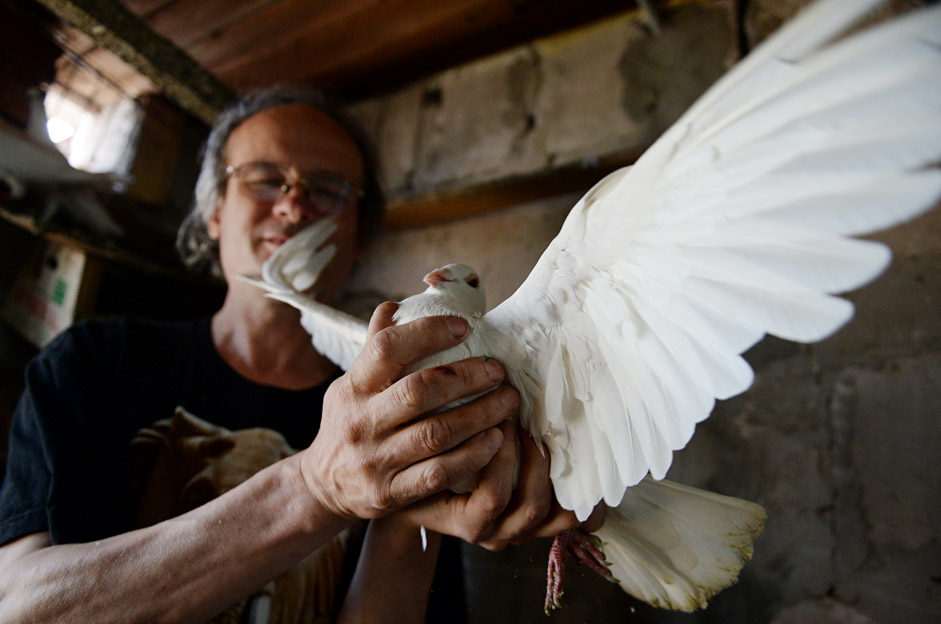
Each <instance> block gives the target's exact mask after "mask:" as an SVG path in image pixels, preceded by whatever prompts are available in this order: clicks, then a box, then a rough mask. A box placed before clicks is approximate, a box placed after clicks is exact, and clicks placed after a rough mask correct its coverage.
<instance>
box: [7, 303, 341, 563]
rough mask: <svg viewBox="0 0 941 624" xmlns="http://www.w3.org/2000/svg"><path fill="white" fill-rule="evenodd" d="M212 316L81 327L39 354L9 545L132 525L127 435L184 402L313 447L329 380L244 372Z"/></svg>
mask: <svg viewBox="0 0 941 624" xmlns="http://www.w3.org/2000/svg"><path fill="white" fill-rule="evenodd" d="M209 324H210V319H208V318H206V319H202V320H199V321H192V322H184V323H149V322H144V321H134V320H128V319H121V320H113V321H99V322H90V323H82V324H78V325H75V326H73V327H71V328H70V329H68V330H67V331H65V332H64V333H63V334H62V335H61V336H59V337H58V338H56V339H55V340H54V341H53V342H52V343H50V344H49V345H48V346H47V347H46V348H45V349H44V350H43V351H42V352H41V353H40V354H39V355H38V356H36V358H34V360H33V361H32V362H30V364H29V366H28V367H27V370H26V387H25V391H24V393H23V396H22V397H21V399H20V401H19V403H18V404H17V407H16V411H15V413H14V416H13V422H12V426H11V430H10V449H9V456H8V460H7V471H6V477H5V479H4V483H3V488H2V490H0V543H6V542H8V541H10V540H12V539H15V538H17V537H21V536H23V535H27V534H29V533H35V532H38V531H46V530H48V531H50V533H51V538H52V542H53V544H61V543H76V542H88V541H92V540H96V539H101V538H103V537H108V536H111V535H115V534H117V533H122V532H125V531H127V530H129V529H130V527H131V521H132V518H133V508H134V505H135V502H136V501H134V500H132V499H131V496H130V473H131V470H130V454H129V443H130V440H131V438H132V437H133V436H134V434H135V433H136V432H137V431H138V430H139V429H141V428H142V427H146V426H149V425H151V424H153V423H154V422H155V421H157V420H161V419H165V418H169V417H171V416H172V415H173V412H174V409H175V408H176V407H177V406H178V405H180V406H183V407H185V408H186V409H187V410H188V411H190V412H191V413H193V414H195V415H196V416H198V417H200V418H202V419H203V420H207V421H209V422H211V423H213V424H216V425H220V426H222V427H226V428H228V429H232V430H237V429H244V428H248V427H259V426H262V427H267V428H270V429H274V430H276V431H279V432H280V433H281V434H282V435H284V437H285V438H286V439H287V441H288V443H289V444H290V445H291V446H293V447H294V448H296V449H302V448H305V447H306V446H307V445H309V444H310V442H311V441H312V440H313V438H314V436H315V435H316V433H317V430H318V428H319V426H320V414H321V409H322V405H323V395H324V392H325V391H326V388H327V385H328V384H323V385H321V386H317V387H315V388H312V389H309V390H303V391H291V390H283V389H279V388H274V387H270V386H262V385H258V384H255V383H252V382H250V381H248V380H246V379H245V378H243V377H241V376H240V375H238V374H237V373H235V371H233V370H232V369H231V368H230V367H229V366H228V365H227V364H226V363H225V362H224V361H223V360H222V358H221V357H220V356H219V354H218V352H217V351H216V349H215V347H214V346H213V344H212V337H211V334H210V325H209Z"/></svg>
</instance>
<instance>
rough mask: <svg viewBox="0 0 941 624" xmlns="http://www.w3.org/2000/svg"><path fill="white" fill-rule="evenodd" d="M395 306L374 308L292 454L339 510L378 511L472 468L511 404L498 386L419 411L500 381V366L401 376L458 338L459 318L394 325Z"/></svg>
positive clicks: (368, 514)
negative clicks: (310, 429)
mask: <svg viewBox="0 0 941 624" xmlns="http://www.w3.org/2000/svg"><path fill="white" fill-rule="evenodd" d="M395 309H396V306H395V304H393V303H385V304H383V305H381V306H379V308H377V309H376V312H375V313H374V314H373V318H372V320H371V321H370V326H369V337H368V339H367V341H366V346H365V348H364V349H363V351H362V353H361V354H360V355H359V357H358V358H357V360H356V362H355V363H354V364H353V366H352V368H351V369H350V370H349V372H348V373H347V374H346V375H344V376H343V377H341V378H340V379H338V380H337V381H335V382H334V383H333V384H332V385H331V386H330V388H329V390H328V391H327V394H326V396H325V397H324V407H323V420H322V422H321V426H320V432H319V433H318V434H317V437H316V439H315V440H314V442H313V443H312V444H311V446H310V447H309V448H308V449H307V450H305V451H304V452H303V454H302V458H301V470H302V473H303V475H304V479H305V481H306V483H307V485H308V487H309V488H310V490H311V493H312V494H313V495H314V496H315V497H316V498H317V499H318V500H319V501H320V503H321V504H323V505H324V506H325V507H326V508H327V509H329V510H330V511H331V512H332V513H334V514H336V515H338V516H340V517H344V518H377V517H381V516H384V515H387V514H389V513H391V512H394V511H396V510H399V509H402V508H403V507H405V506H407V505H409V504H411V503H413V502H415V501H417V500H420V499H423V498H425V497H427V496H429V495H431V494H434V493H436V492H440V491H442V490H444V489H447V488H448V487H449V486H451V485H453V484H455V483H457V482H459V481H460V480H461V479H463V478H465V477H467V476H469V475H471V474H473V473H475V472H477V471H478V470H480V469H482V468H483V467H484V466H486V465H487V463H488V462H489V461H490V460H491V459H492V458H493V457H494V455H495V454H496V453H497V451H498V450H499V449H500V445H501V443H502V441H503V432H502V431H501V430H500V424H501V423H503V422H504V421H505V420H506V419H507V418H509V417H511V416H513V415H514V414H515V413H516V411H517V409H518V407H519V401H520V400H519V393H518V392H517V391H516V390H515V389H513V388H510V387H504V388H500V389H498V390H497V391H495V392H490V393H487V394H485V395H483V396H481V397H480V398H478V399H476V400H474V401H472V402H470V403H467V404H465V405H462V406H460V407H457V408H454V409H451V410H448V411H446V412H443V413H440V414H435V415H433V416H428V417H427V418H426V417H425V416H426V415H427V414H428V413H429V412H432V411H433V410H435V409H437V408H440V407H442V406H444V405H446V404H448V403H450V402H451V401H454V400H456V399H460V398H463V397H467V396H471V395H474V394H477V393H480V392H482V391H484V390H487V389H489V388H492V387H493V386H495V385H497V384H499V383H501V382H502V381H503V378H504V371H503V367H502V366H501V365H500V364H499V363H498V362H496V361H495V360H492V359H488V358H472V359H468V360H464V361H461V362H456V363H454V364H449V365H446V366H440V367H437V368H431V369H426V370H421V371H416V372H414V373H411V374H408V375H405V374H404V373H405V371H406V370H407V369H408V367H409V365H411V364H413V363H415V362H417V361H419V360H421V359H423V358H425V357H427V356H429V355H432V354H433V353H437V352H438V351H443V350H444V349H447V348H450V347H453V346H454V345H456V344H459V343H460V342H462V341H463V340H464V338H465V337H466V336H467V324H466V323H465V322H464V321H463V320H461V319H459V318H456V317H429V318H424V319H419V320H417V321H414V322H412V323H407V324H404V325H394V324H393V322H392V314H393V313H394V312H395Z"/></svg>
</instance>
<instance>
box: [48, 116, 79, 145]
mask: <svg viewBox="0 0 941 624" xmlns="http://www.w3.org/2000/svg"><path fill="white" fill-rule="evenodd" d="M46 130H48V131H49V138H50V139H52V142H53V143H61V142H62V141H65V140H67V139H70V138H72V135H73V134H75V128H74V127H72V124H70V123H69V122H67V121H63V120H62V119H59V118H58V117H50V118H49V119H48V120H47V121H46Z"/></svg>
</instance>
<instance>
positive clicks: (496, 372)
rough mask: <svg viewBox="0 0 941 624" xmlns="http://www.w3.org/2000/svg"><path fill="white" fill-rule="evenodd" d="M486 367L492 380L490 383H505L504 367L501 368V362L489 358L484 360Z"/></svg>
mask: <svg viewBox="0 0 941 624" xmlns="http://www.w3.org/2000/svg"><path fill="white" fill-rule="evenodd" d="M484 367H485V368H486V369H487V377H489V378H490V381H492V382H494V383H496V382H498V381H503V367H502V366H500V362H498V361H496V360H495V359H493V358H487V359H486V360H484Z"/></svg>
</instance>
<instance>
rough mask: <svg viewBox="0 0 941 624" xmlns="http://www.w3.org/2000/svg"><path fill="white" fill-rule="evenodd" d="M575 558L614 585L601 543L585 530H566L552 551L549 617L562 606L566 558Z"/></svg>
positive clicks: (555, 542) (548, 583) (548, 582)
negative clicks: (567, 556) (569, 556)
mask: <svg viewBox="0 0 941 624" xmlns="http://www.w3.org/2000/svg"><path fill="white" fill-rule="evenodd" d="M566 555H573V556H574V557H575V558H576V559H578V560H579V561H581V562H582V563H583V564H585V565H586V566H588V567H589V568H591V569H592V570H594V571H595V572H597V573H598V574H599V575H601V576H602V578H604V579H606V580H608V581H612V582H614V581H615V579H614V576H613V575H612V574H611V570H609V569H608V566H609V565H610V564H609V563H608V561H607V559H605V556H604V551H602V550H601V540H600V539H598V538H597V537H596V536H594V535H592V534H591V533H587V532H585V531H582V530H581V529H572V530H570V531H563V532H562V533H559V534H558V535H556V536H555V539H554V540H553V541H552V548H550V549H549V566H548V571H547V575H546V577H547V578H546V603H545V612H546V615H549V614H550V613H552V610H553V609H559V608H561V607H562V593H563V592H562V581H563V580H564V577H565V556H566Z"/></svg>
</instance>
